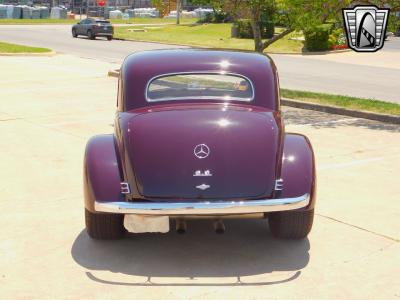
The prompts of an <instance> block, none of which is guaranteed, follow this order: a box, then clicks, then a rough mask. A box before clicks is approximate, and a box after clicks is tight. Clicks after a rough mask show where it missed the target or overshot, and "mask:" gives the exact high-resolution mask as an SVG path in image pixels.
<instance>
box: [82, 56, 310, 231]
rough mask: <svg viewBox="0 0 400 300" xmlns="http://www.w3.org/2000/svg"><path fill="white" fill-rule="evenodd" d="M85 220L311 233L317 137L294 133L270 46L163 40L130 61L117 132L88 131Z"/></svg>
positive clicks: (122, 226)
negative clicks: (202, 46) (215, 47)
mask: <svg viewBox="0 0 400 300" xmlns="http://www.w3.org/2000/svg"><path fill="white" fill-rule="evenodd" d="M84 194H85V217H86V229H87V232H88V234H89V235H90V237H92V238H95V239H113V238H120V237H122V236H123V235H124V233H125V232H126V231H129V232H133V233H142V232H168V231H169V230H170V224H171V223H172V222H171V220H172V221H175V222H174V223H172V224H175V225H176V229H177V230H178V232H184V231H185V230H186V220H187V219H195V218H209V219H211V220H212V221H213V222H214V225H215V230H216V232H223V231H224V223H223V220H224V218H240V219H243V218H267V219H268V222H269V228H270V230H271V232H272V234H273V235H274V236H276V237H281V238H295V239H300V238H304V237H306V236H307V234H308V233H309V232H310V230H311V227H312V223H313V216H314V204H315V195H316V193H315V163H314V154H313V150H312V147H311V144H310V142H309V140H308V139H307V138H306V137H305V136H303V135H300V134H293V133H286V132H285V128H284V124H283V120H282V113H281V110H280V96H279V83H278V75H277V70H276V67H275V65H274V63H273V62H272V60H271V59H270V58H269V57H267V56H265V55H261V54H255V53H243V52H233V51H210V50H192V49H185V50H183V49H179V50H158V51H146V52H141V53H135V54H132V55H130V56H128V57H127V58H126V59H125V61H124V63H123V65H122V68H121V73H120V77H119V83H118V104H117V112H116V116H115V132H114V134H107V135H98V136H95V137H93V138H91V139H90V140H89V142H88V143H87V147H86V153H85V160H84Z"/></svg>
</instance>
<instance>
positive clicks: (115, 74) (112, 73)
mask: <svg viewBox="0 0 400 300" xmlns="http://www.w3.org/2000/svg"><path fill="white" fill-rule="evenodd" d="M107 75H108V76H109V77H115V78H118V77H119V69H117V70H110V71H108V74H107Z"/></svg>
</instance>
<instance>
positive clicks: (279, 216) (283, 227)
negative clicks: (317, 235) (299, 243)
mask: <svg viewBox="0 0 400 300" xmlns="http://www.w3.org/2000/svg"><path fill="white" fill-rule="evenodd" d="M313 220H314V209H311V210H306V211H280V212H274V213H271V214H269V216H268V223H269V228H270V230H271V233H272V234H273V235H274V236H275V237H277V238H285V239H303V238H305V237H306V236H307V235H308V233H309V232H310V231H311V228H312V225H313Z"/></svg>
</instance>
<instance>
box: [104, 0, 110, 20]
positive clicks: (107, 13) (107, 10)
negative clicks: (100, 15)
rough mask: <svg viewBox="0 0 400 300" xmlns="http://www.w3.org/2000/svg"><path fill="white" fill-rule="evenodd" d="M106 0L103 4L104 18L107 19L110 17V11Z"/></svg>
mask: <svg viewBox="0 0 400 300" xmlns="http://www.w3.org/2000/svg"><path fill="white" fill-rule="evenodd" d="M108 5H109V3H108V0H106V5H105V6H104V19H106V20H107V19H108V18H109V17H110V11H109V9H108Z"/></svg>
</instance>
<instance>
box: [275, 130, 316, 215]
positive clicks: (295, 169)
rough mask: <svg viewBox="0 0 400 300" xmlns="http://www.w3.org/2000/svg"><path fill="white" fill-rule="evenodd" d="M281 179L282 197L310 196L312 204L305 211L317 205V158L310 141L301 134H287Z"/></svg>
mask: <svg viewBox="0 0 400 300" xmlns="http://www.w3.org/2000/svg"><path fill="white" fill-rule="evenodd" d="M281 178H282V179H283V190H282V192H281V197H283V198H286V197H287V198H290V197H297V196H300V195H304V194H306V193H308V194H310V204H309V205H308V206H307V207H306V208H304V209H307V210H308V209H312V208H314V205H315V197H316V192H315V187H316V176H315V158H314V152H313V149H312V147H311V144H310V141H309V140H308V139H307V137H305V136H304V135H301V134H292V133H289V134H286V135H285V139H284V147H283V161H282V172H281Z"/></svg>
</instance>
